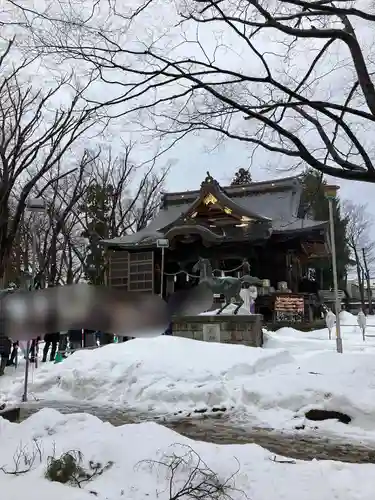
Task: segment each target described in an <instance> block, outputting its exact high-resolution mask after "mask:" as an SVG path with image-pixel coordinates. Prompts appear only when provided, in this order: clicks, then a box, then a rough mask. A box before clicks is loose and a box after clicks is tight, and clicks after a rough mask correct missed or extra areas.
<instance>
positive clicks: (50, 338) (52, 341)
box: [42, 332, 60, 363]
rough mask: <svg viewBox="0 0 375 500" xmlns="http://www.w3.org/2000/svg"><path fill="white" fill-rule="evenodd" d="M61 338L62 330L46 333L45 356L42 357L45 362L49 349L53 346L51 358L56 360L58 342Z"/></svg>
mask: <svg viewBox="0 0 375 500" xmlns="http://www.w3.org/2000/svg"><path fill="white" fill-rule="evenodd" d="M59 340H60V332H57V333H46V334H45V335H44V342H45V345H44V349H43V358H42V362H43V363H45V362H46V361H47V356H48V351H49V348H50V347H51V354H50V357H49V360H50V361H55V356H56V351H57V344H58V342H59Z"/></svg>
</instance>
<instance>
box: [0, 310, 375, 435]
mask: <svg viewBox="0 0 375 500" xmlns="http://www.w3.org/2000/svg"><path fill="white" fill-rule="evenodd" d="M342 323H343V341H344V342H343V343H344V354H337V353H336V352H335V340H328V331H327V330H326V329H323V330H319V331H316V332H300V331H298V330H293V329H291V328H284V329H282V330H279V331H277V332H274V333H266V334H265V336H266V343H265V348H263V349H261V348H250V347H246V346H240V345H228V344H216V343H205V342H198V341H194V340H189V339H182V338H175V337H168V336H159V337H155V338H151V339H135V340H132V341H130V342H126V343H124V344H115V345H110V346H106V347H103V348H101V349H97V350H93V351H79V352H76V353H75V354H74V355H72V356H70V357H69V358H68V359H67V360H65V361H63V362H62V363H59V364H56V365H55V364H45V365H42V366H41V367H40V368H38V370H35V371H33V372H32V373H31V376H30V386H29V392H30V400H32V399H34V398H36V399H40V400H55V401H56V400H60V401H64V400H74V401H78V402H84V403H90V404H95V405H102V404H105V405H111V406H115V407H122V408H127V407H132V408H134V409H136V410H139V411H141V412H150V413H157V414H168V415H174V414H176V413H179V414H181V415H182V416H185V415H187V414H194V412H195V411H202V410H206V411H208V412H210V411H211V410H214V411H217V410H218V409H219V410H220V409H221V410H223V411H227V412H228V413H229V414H230V416H231V418H232V419H234V420H235V419H239V418H240V419H241V422H242V423H243V422H245V423H246V424H248V425H250V426H259V427H267V428H273V429H276V430H279V431H287V432H298V433H299V434H302V433H304V432H312V433H314V434H315V435H318V436H322V435H325V436H327V435H332V436H335V437H337V438H343V439H358V440H361V441H365V440H367V441H371V442H372V444H373V443H375V339H374V338H372V337H369V338H368V339H367V340H366V342H363V340H362V335H361V332H360V330H359V328H358V327H357V326H356V318H355V317H354V316H352V315H351V314H348V313H343V314H342ZM369 323H370V326H369V327H368V333H369V334H371V332H372V333H374V331H375V319H374V318H370V320H369ZM371 323H373V324H374V326H371ZM22 371H23V370H22V366H20V367H19V369H18V371H17V372H16V374H14V372H13V374H11V373H9V375H7V376H6V377H3V378H2V379H0V401H6V402H8V403H16V402H19V401H20V399H21V396H22V391H23V373H22ZM311 409H324V410H332V411H339V412H342V413H345V414H346V415H348V416H349V417H350V419H351V422H350V423H349V424H344V423H340V422H338V421H336V420H329V421H328V420H327V421H322V422H316V421H309V420H307V419H306V418H305V414H306V413H307V412H308V411H309V410H311Z"/></svg>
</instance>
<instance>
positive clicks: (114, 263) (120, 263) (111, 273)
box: [108, 250, 129, 290]
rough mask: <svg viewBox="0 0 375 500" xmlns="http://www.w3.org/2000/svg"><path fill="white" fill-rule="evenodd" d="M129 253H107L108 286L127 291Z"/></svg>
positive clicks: (121, 251) (119, 251) (118, 251)
mask: <svg viewBox="0 0 375 500" xmlns="http://www.w3.org/2000/svg"><path fill="white" fill-rule="evenodd" d="M128 280H129V252H126V251H124V250H117V251H112V252H108V285H109V286H115V287H122V288H125V289H126V290H127V289H128Z"/></svg>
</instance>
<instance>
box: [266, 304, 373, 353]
mask: <svg viewBox="0 0 375 500" xmlns="http://www.w3.org/2000/svg"><path fill="white" fill-rule="evenodd" d="M340 323H341V336H342V338H343V342H344V351H346V352H348V351H350V352H364V351H366V352H373V354H375V317H373V316H368V317H367V327H366V335H369V337H367V338H366V342H363V338H362V331H361V329H360V328H359V326H358V324H357V316H354V315H353V314H350V313H349V312H347V311H342V312H341V313H340ZM296 326H297V325H296ZM335 335H336V330H335V328H333V329H332V340H331V341H330V340H329V332H328V328H322V329H320V330H312V331H307V332H302V331H299V330H297V329H295V328H290V327H285V328H280V329H279V330H277V331H276V332H268V331H265V347H266V348H267V349H280V348H282V349H287V350H288V351H290V352H291V353H292V354H298V355H299V354H304V353H307V352H311V351H327V350H328V351H332V352H334V351H336V343H335Z"/></svg>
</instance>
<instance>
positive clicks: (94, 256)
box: [80, 183, 114, 285]
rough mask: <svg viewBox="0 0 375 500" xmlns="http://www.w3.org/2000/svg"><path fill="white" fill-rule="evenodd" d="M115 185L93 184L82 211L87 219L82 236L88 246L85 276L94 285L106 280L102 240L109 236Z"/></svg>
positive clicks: (88, 190) (89, 188)
mask: <svg viewBox="0 0 375 500" xmlns="http://www.w3.org/2000/svg"><path fill="white" fill-rule="evenodd" d="M113 192H114V189H113V186H111V185H100V184H96V183H93V184H91V185H90V186H89V187H88V189H87V192H86V196H85V200H84V202H83V203H82V205H81V207H80V208H81V211H82V212H83V213H84V216H85V219H86V230H85V231H83V233H82V236H83V237H85V238H87V239H88V241H89V243H88V248H87V254H86V261H85V278H86V280H87V281H88V282H89V283H91V284H94V285H102V284H104V280H105V272H106V269H105V260H104V251H103V247H102V246H101V245H100V240H102V239H106V238H109V236H110V234H109V233H110V229H109V221H110V212H111V206H112V205H111V199H112V196H113Z"/></svg>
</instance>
